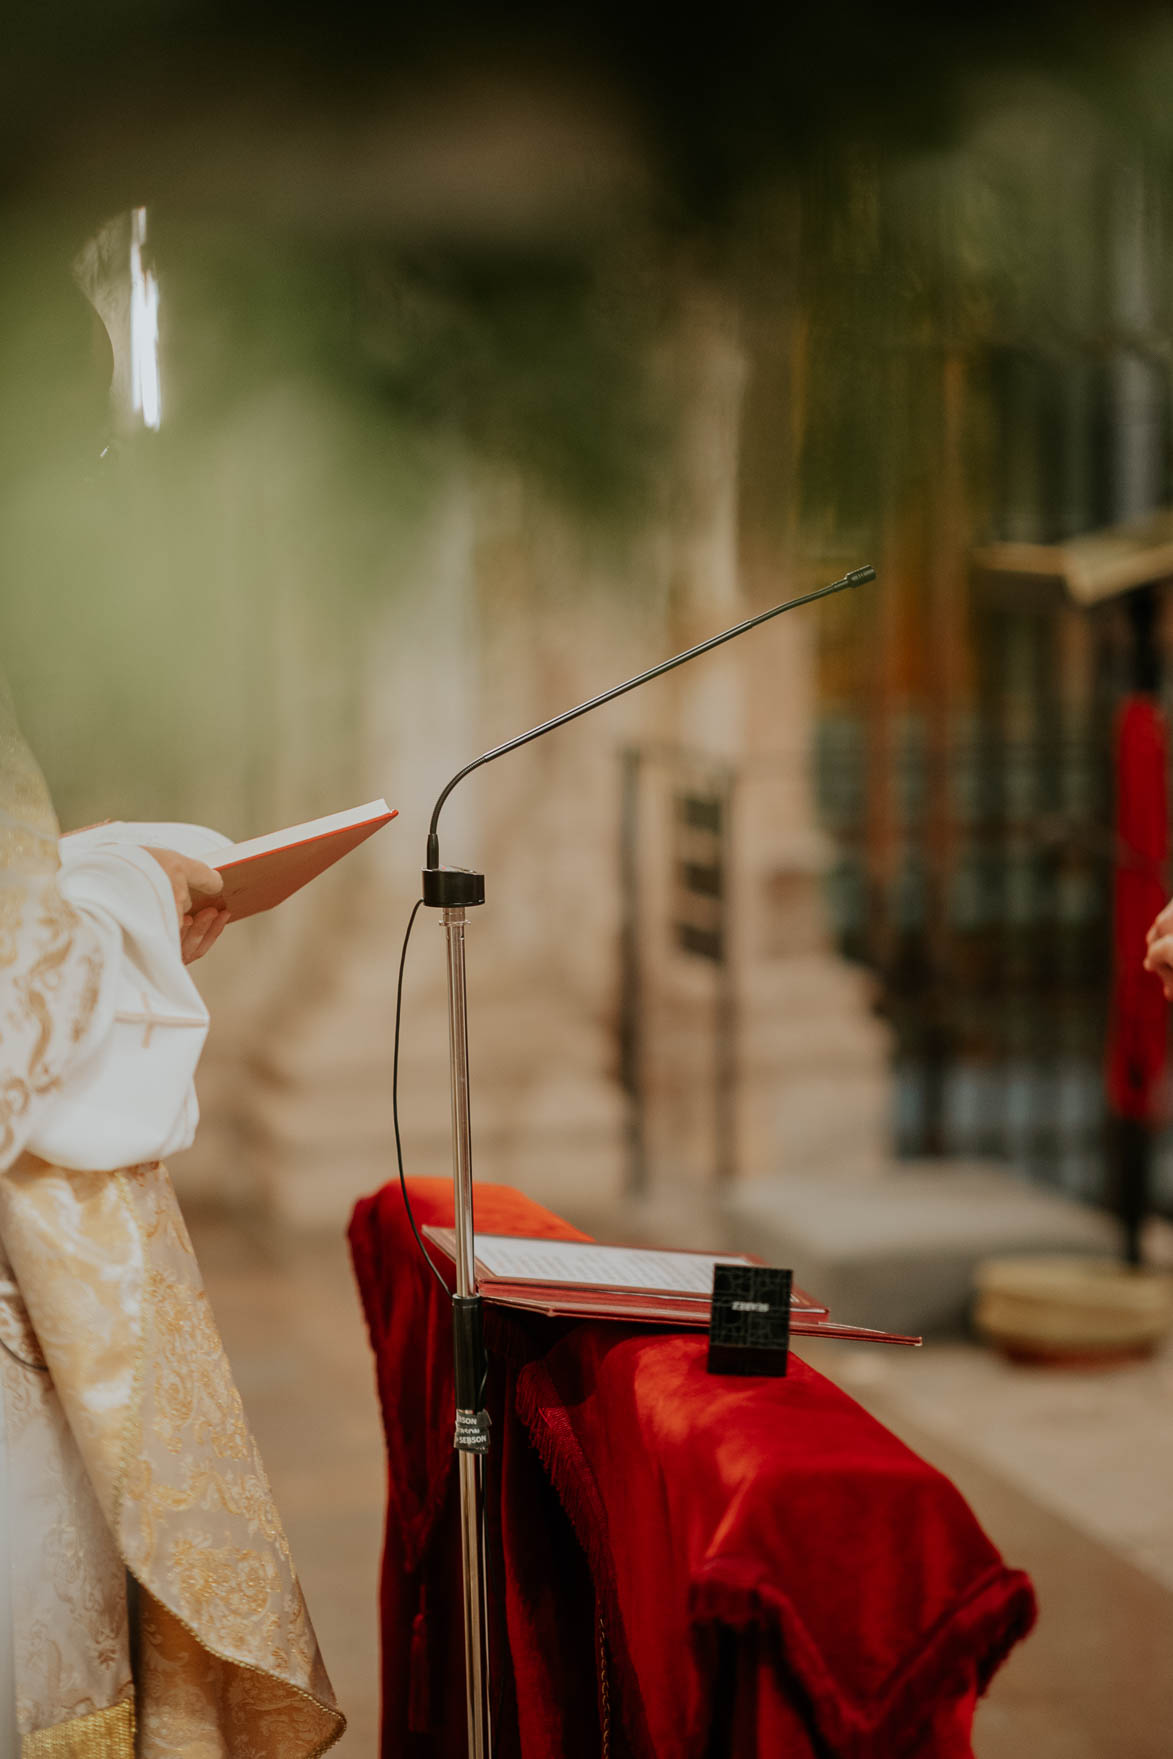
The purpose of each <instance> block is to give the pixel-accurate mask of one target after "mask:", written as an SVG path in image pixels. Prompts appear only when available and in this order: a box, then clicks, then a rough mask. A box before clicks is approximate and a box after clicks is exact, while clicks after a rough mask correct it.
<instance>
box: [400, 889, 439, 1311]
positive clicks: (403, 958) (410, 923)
mask: <svg viewBox="0 0 1173 1759" xmlns="http://www.w3.org/2000/svg"><path fill="white" fill-rule="evenodd" d="M423 902H424V901H423V899H422V898H417V899H416V901H415V905H414V907H413V909H412V912H411V915H410V916H409V917H408V919H407V927H406V929H405V930H404V934H403V946H402V948H401V949H400V953H399V982H398V983H397V984H396V986H395V1048H394V1050H393V1051H392V1054H391V1116H392V1118H393V1119H394V1121H395V1158H396V1160H397V1161H398V1162H399V1189H400V1190H401V1191H402V1192H403V1207H404V1209H405V1210H406V1211H407V1219H408V1221H409V1222H410V1223H411V1231H412V1233H413V1234H414V1235H415V1243H416V1245H417V1246H418V1247H419V1249H420V1251H421V1252H422V1253H423V1255H424V1257H425V1258H426V1259H427V1261H428V1268H429V1269H430V1271H431V1273H432V1275H433V1276H434V1277H435V1279H436V1281H437V1282H438V1283H439V1285H440V1287H441V1288H442V1289H443V1291H444V1293H445V1295H447V1296H448V1297H449V1298H451V1295H452V1290H451V1289H450V1288H449V1287H448V1284H447V1283H446V1282H445V1281H444V1278H443V1277H442V1276H441V1275H440V1272H439V1271H438V1270H437V1269H436V1261H435V1259H434V1258H433V1257H432V1255H431V1253H430V1252H429V1251H428V1249H427V1247H426V1246H425V1245H424V1242H423V1236H422V1235H421V1234H420V1231H419V1229H418V1228H417V1227H416V1225H415V1216H414V1215H413V1214H412V1208H411V1198H410V1197H409V1196H408V1195H407V1179H406V1177H405V1175H404V1171H403V1143H402V1141H401V1140H400V1136H399V1022H400V1019H401V1018H402V1015H403V968H404V966H405V965H406V964H407V943H408V942H409V941H410V939H411V931H412V929H413V928H414V926H415V919H416V917H417V915H418V914H419V912H420V910H421V909H422V907H423Z"/></svg>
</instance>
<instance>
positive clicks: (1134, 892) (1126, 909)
mask: <svg viewBox="0 0 1173 1759" xmlns="http://www.w3.org/2000/svg"><path fill="white" fill-rule="evenodd" d="M1167 743H1168V742H1167V735H1166V729H1165V718H1164V716H1163V715H1162V713H1161V711H1160V709H1159V708H1158V707H1157V705H1156V703H1155V702H1154V701H1153V700H1152V698H1151V697H1148V696H1142V695H1136V696H1130V697H1127V698H1126V699H1125V701H1124V703H1123V705H1122V707H1121V710H1120V715H1119V718H1118V721H1117V726H1116V843H1117V848H1118V850H1119V854H1118V857H1117V862H1116V872H1115V888H1114V897H1113V911H1112V926H1113V936H1112V941H1113V960H1112V1005H1111V1015H1110V1023H1109V1029H1108V1059H1107V1060H1108V1099H1109V1101H1110V1103H1111V1106H1112V1110H1113V1111H1114V1112H1115V1113H1116V1115H1117V1116H1118V1117H1121V1118H1134V1119H1137V1120H1139V1121H1140V1122H1142V1123H1150V1122H1154V1121H1155V1112H1156V1109H1157V1096H1158V1092H1159V1086H1160V1081H1161V1075H1162V1072H1163V1070H1164V1067H1165V1024H1166V1016H1167V1014H1168V1008H1167V1005H1166V1002H1165V997H1164V993H1163V991H1162V989H1161V982H1160V979H1159V978H1158V977H1157V976H1155V974H1154V973H1153V972H1151V971H1146V970H1145V969H1144V956H1145V951H1146V942H1145V936H1146V934H1147V932H1148V928H1149V924H1150V923H1151V922H1152V921H1153V919H1154V917H1156V916H1157V915H1158V913H1159V912H1160V910H1161V909H1162V907H1163V905H1164V903H1165V878H1164V867H1165V859H1166V856H1167V854H1168V839H1169V832H1168V797H1167V796H1168V779H1167V777H1168V753H1167Z"/></svg>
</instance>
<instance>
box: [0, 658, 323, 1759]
mask: <svg viewBox="0 0 1173 1759" xmlns="http://www.w3.org/2000/svg"><path fill="white" fill-rule="evenodd" d="M56 836H57V827H56V823H55V821H54V819H53V814H52V810H51V808H50V806H49V802H48V797H47V794H46V792H45V788H44V784H43V782H42V781H41V779H40V776H39V774H38V772H37V770H36V766H35V765H34V764H33V763H32V760H31V758H30V757H29V755H28V753H27V750H26V749H25V748H24V746H23V745H22V744H21V743H20V740H19V735H18V734H17V733H16V731H15V727H14V726H13V725H12V723H11V719H10V715H9V712H8V710H7V707H6V703H5V699H4V693H3V689H2V687H0V897H3V899H4V903H3V905H2V907H0V1169H7V1170H0V1240H2V1241H3V1244H4V1247H5V1249H6V1251H7V1254H8V1257H9V1258H10V1259H11V1265H12V1270H13V1273H14V1277H15V1282H16V1285H17V1286H18V1288H19V1291H20V1297H21V1298H22V1299H23V1304H24V1307H25V1308H27V1317H26V1316H25V1315H23V1314H19V1313H18V1308H17V1306H16V1305H12V1304H11V1303H10V1305H11V1306H12V1311H11V1313H10V1314H9V1315H8V1317H7V1319H6V1320H5V1322H4V1323H5V1325H6V1326H7V1327H10V1328H11V1327H15V1328H16V1330H17V1331H18V1332H19V1333H20V1335H21V1336H22V1337H23V1335H24V1332H25V1329H26V1326H31V1328H32V1330H33V1332H34V1333H35V1337H36V1340H37V1341H38V1342H39V1345H40V1350H41V1352H42V1354H43V1359H44V1361H45V1363H46V1365H47V1367H48V1369H49V1370H50V1374H51V1377H52V1378H51V1379H50V1374H36V1373H33V1372H31V1371H30V1370H29V1369H28V1368H25V1367H22V1366H20V1365H19V1364H18V1363H17V1362H15V1361H14V1360H13V1359H12V1358H11V1357H10V1356H8V1355H7V1354H6V1353H5V1352H2V1351H0V1380H2V1384H3V1390H4V1397H5V1408H6V1414H7V1418H8V1438H9V1442H10V1444H11V1449H12V1454H11V1455H10V1458H11V1459H13V1460H15V1463H16V1467H17V1470H18V1473H19V1472H23V1473H24V1476H23V1477H22V1478H21V1479H20V1495H21V1496H22V1497H24V1496H25V1494H26V1492H27V1494H28V1497H29V1498H31V1500H29V1501H28V1502H27V1507H28V1509H29V1510H30V1511H32V1513H31V1514H30V1518H29V1519H28V1521H27V1522H26V1523H25V1524H24V1526H25V1530H24V1531H23V1532H22V1533H21V1535H20V1553H21V1560H22V1567H23V1568H24V1570H25V1575H24V1577H23V1578H22V1579H21V1582H20V1584H19V1588H20V1592H19V1594H18V1596H17V1604H18V1605H19V1606H20V1607H21V1626H22V1631H21V1634H20V1644H21V1651H20V1653H19V1654H18V1656H17V1672H18V1680H19V1681H20V1682H21V1684H20V1685H19V1686H18V1694H17V1696H18V1704H17V1714H18V1722H19V1726H20V1727H21V1728H22V1730H23V1731H25V1733H26V1740H25V1743H24V1751H23V1755H22V1759H83V1756H84V1759H89V1755H90V1754H91V1753H92V1754H94V1755H98V1756H100V1759H124V1754H125V1753H127V1752H128V1751H129V1750H130V1749H128V1748H126V1747H125V1746H124V1747H122V1748H118V1747H111V1748H107V1747H103V1746H101V1745H99V1744H97V1743H98V1741H99V1739H105V1738H106V1736H107V1733H108V1731H109V1730H110V1729H114V1728H117V1726H118V1725H117V1718H116V1717H114V1716H111V1714H110V1712H111V1711H113V1710H115V1709H116V1708H117V1707H118V1706H119V1705H121V1704H122V1703H123V1701H124V1700H125V1699H126V1698H127V1696H128V1693H129V1691H130V1681H129V1654H128V1647H127V1620H126V1594H125V1574H124V1571H125V1570H129V1571H130V1572H131V1574H132V1575H133V1576H134V1577H135V1578H136V1580H137V1581H138V1583H139V1584H140V1588H141V1591H140V1593H139V1597H138V1599H139V1609H140V1615H141V1616H140V1620H139V1630H138V1638H137V1648H138V1655H137V1660H138V1666H139V1669H140V1671H139V1700H138V1723H139V1728H138V1736H137V1749H136V1752H137V1759H174V1756H175V1755H176V1754H178V1753H182V1754H183V1755H184V1759H224V1756H225V1755H226V1754H228V1753H232V1754H239V1755H241V1756H242V1759H243V1756H244V1755H247V1759H316V1756H317V1755H319V1754H322V1753H324V1752H325V1751H326V1750H327V1748H329V1747H331V1746H332V1745H333V1744H334V1743H335V1741H337V1740H338V1738H339V1737H340V1735H341V1734H342V1732H343V1730H344V1728H345V1726H346V1725H345V1721H344V1719H343V1717H342V1716H341V1714H340V1712H339V1711H338V1710H337V1708H336V1707H335V1704H334V1697H333V1692H332V1690H331V1687H330V1682H329V1679H328V1678H327V1676H326V1672H325V1669H324V1667H323V1665H322V1660H321V1656H320V1655H319V1653H318V1647H317V1643H316V1640H315V1638H314V1633H313V1628H312V1626H311V1624H310V1620H309V1615H308V1613H307V1611H306V1607H305V1602H304V1599H303V1597H302V1593H301V1588H300V1585H299V1583H298V1580H297V1576H296V1574H295V1572H294V1569H293V1565H292V1560H291V1558H290V1555H289V1547H288V1545H287V1543H286V1540H285V1536H284V1533H283V1532H282V1529H281V1524H280V1521H279V1519H278V1517H277V1513H276V1510H275V1508H274V1506H273V1499H272V1494H271V1491H270V1488H269V1483H268V1480H267V1478H266V1476H265V1472H264V1468H263V1466H262V1464H261V1461H260V1457H259V1455H258V1453H257V1450H256V1446H255V1443H254V1441H253V1438H252V1435H251V1434H250V1432H249V1429H248V1424H247V1422H246V1420H245V1414H244V1410H243V1407H242V1405H241V1401H240V1397H239V1394H238V1392H237V1390H236V1387H235V1385H234V1384H233V1381H232V1377H231V1374H230V1372H229V1369H228V1364H227V1362H226V1360H225V1357H224V1352H223V1347H222V1345H221V1343H220V1338H219V1334H218V1332H217V1330H216V1326H215V1322H214V1320H213V1318H212V1315H211V1311H210V1308H209V1306H208V1302H207V1297H206V1295H205V1293H204V1289H203V1285H202V1282H201V1280H200V1276H199V1270H198V1267H197V1266H196V1263H195V1258H194V1254H193V1253H192V1250H191V1243H190V1241H189V1240H188V1237H187V1231H186V1229H185V1227H184V1225H183V1221H182V1218H181V1217H180V1214H179V1209H178V1205H177V1204H176V1201H175V1195H174V1192H173V1191H172V1189H171V1183H170V1180H169V1179H168V1177H167V1173H166V1171H165V1169H164V1168H163V1167H161V1166H158V1165H151V1166H143V1167H135V1168H131V1169H128V1170H127V1171H125V1172H122V1173H114V1174H111V1173H79V1172H71V1171H69V1170H68V1169H65V1168H62V1167H55V1166H49V1165H47V1164H46V1163H45V1162H43V1161H41V1160H39V1159H37V1158H36V1157H35V1156H33V1155H31V1154H27V1153H26V1154H24V1155H20V1156H19V1158H18V1155H19V1150H20V1148H21V1146H22V1143H23V1141H25V1140H27V1137H28V1131H29V1129H30V1128H31V1123H32V1118H31V1113H32V1111H33V1110H34V1108H35V1105H36V1101H37V1099H38V1097H39V1096H41V1095H44V1094H47V1093H49V1092H51V1091H52V1089H53V1088H54V1087H55V1086H56V1085H57V1084H58V1083H59V1082H60V1079H61V1072H62V1071H63V1070H64V1068H65V1067H66V1066H67V1063H68V1060H69V1056H70V1054H71V1053H75V1052H76V1048H77V1046H78V1045H79V1044H80V1043H82V1042H83V1041H84V1039H85V1037H86V1035H87V1033H88V1032H89V1030H90V1025H91V1022H92V1017H93V1014H94V1011H95V1009H96V1007H97V1004H98V999H99V994H100V988H101V980H102V975H103V973H102V969H101V965H100V960H99V956H98V951H97V944H96V942H95V941H92V940H91V939H90V938H89V930H88V926H87V925H86V924H85V923H84V922H83V921H82V920H81V919H80V918H79V917H78V916H77V915H76V914H75V912H73V911H72V910H71V909H70V907H69V906H68V905H67V904H66V903H65V902H64V900H63V899H62V898H61V897H60V894H59V893H58V890H57V887H56V883H55V878H54V876H55V871H56V865H57V851H56ZM13 899H15V900H16V901H15V902H13V901H12V900H13ZM6 1341H7V1340H6ZM22 1449H23V1450H24V1451H23V1452H22ZM17 1455H19V1456H20V1457H19V1459H17V1458H16V1456H17ZM15 1490H16V1483H15V1481H14V1491H15ZM22 1506H25V1504H24V1503H22ZM14 1586H17V1584H16V1582H15V1580H14ZM125 1714H126V1713H125V1712H123V1715H125ZM87 1725H88V1726H87ZM34 1731H35V1732H34ZM91 1735H92V1737H93V1739H92V1740H91V1744H90V1745H88V1746H87V1745H84V1744H82V1743H83V1737H84V1738H85V1739H89V1738H90V1736H91ZM111 1738H112V1737H111ZM30 1740H36V1741H40V1742H41V1745H39V1746H31V1745H30V1744H29V1742H30ZM55 1740H56V1741H57V1742H58V1744H57V1745H53V1744H52V1743H53V1741H55ZM70 1741H72V1743H73V1744H66V1743H68V1742H70Z"/></svg>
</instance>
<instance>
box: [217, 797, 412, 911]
mask: <svg viewBox="0 0 1173 1759" xmlns="http://www.w3.org/2000/svg"><path fill="white" fill-rule="evenodd" d="M396 816H397V813H396V811H395V810H394V809H392V808H391V807H389V806H388V805H387V802H386V801H385V800H372V801H369V802H368V804H367V805H366V806H356V807H352V808H351V809H350V811H348V812H336V813H332V814H331V815H330V816H329V817H328V818H316V819H311V820H310V822H309V823H308V824H303V825H291V826H290V828H289V829H288V830H284V831H274V832H272V833H271V834H270V835H269V836H267V837H253V838H252V839H251V840H250V841H249V842H246V843H234V844H233V845H232V847H231V848H230V849H221V850H218V851H217V853H216V855H215V856H214V858H213V859H212V860H211V866H213V867H214V868H215V869H216V870H217V872H218V873H221V874H222V875H223V876H224V890H223V893H222V894H221V896H220V898H218V899H217V902H218V903H223V904H224V905H226V907H227V908H228V910H229V911H230V912H231V914H232V917H233V920H234V921H235V920H236V919H237V918H239V917H241V916H255V915H256V914H257V913H258V912H259V911H261V910H271V909H272V908H273V906H274V904H280V903H283V902H284V900H285V899H286V898H288V897H290V896H291V895H292V894H293V893H294V892H297V891H300V889H301V887H302V886H304V885H308V883H309V881H310V880H312V879H316V878H317V877H318V875H319V874H320V873H324V872H325V871H326V869H327V868H328V867H333V865H334V863H335V862H336V861H341V859H342V857H343V856H344V855H349V853H350V851H351V850H352V849H357V847H358V845H359V844H360V843H365V842H366V840H367V838H368V837H373V836H374V834H375V832H376V831H377V830H381V829H382V827H383V826H384V825H385V824H387V823H389V821H390V820H391V819H393V818H395V817H396Z"/></svg>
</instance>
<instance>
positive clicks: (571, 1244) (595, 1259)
mask: <svg viewBox="0 0 1173 1759" xmlns="http://www.w3.org/2000/svg"><path fill="white" fill-rule="evenodd" d="M423 1232H424V1234H425V1236H426V1237H427V1239H428V1241H429V1242H430V1243H431V1245H433V1246H435V1247H436V1248H437V1249H438V1251H439V1252H440V1254H441V1255H442V1257H443V1258H445V1259H446V1260H447V1262H448V1264H449V1266H450V1267H451V1266H454V1265H455V1263H456V1233H455V1230H454V1229H453V1228H439V1227H435V1226H433V1225H432V1224H430V1223H428V1224H426V1225H425V1226H424V1229H423ZM762 1262H763V1261H762V1259H760V1258H758V1257H756V1256H755V1255H754V1254H753V1253H751V1252H690V1251H684V1250H680V1249H675V1248H665V1247H656V1248H651V1247H644V1246H604V1245H600V1244H599V1243H598V1242H597V1241H594V1240H542V1239H532V1238H523V1237H521V1236H518V1235H513V1234H478V1235H477V1236H476V1280H477V1291H478V1293H479V1294H480V1296H481V1298H482V1299H483V1300H484V1301H486V1302H487V1303H488V1304H489V1305H491V1306H494V1307H513V1308H519V1309H521V1310H522V1311H524V1312H530V1313H542V1314H545V1315H546V1317H547V1318H550V1319H558V1318H566V1319H570V1318H577V1319H622V1320H627V1321H628V1322H629V1323H631V1324H636V1325H641V1324H642V1325H671V1326H696V1327H697V1328H698V1329H703V1328H704V1327H706V1326H707V1325H708V1323H709V1320H710V1317H711V1312H712V1288H713V1266H714V1265H717V1264H744V1265H751V1264H761V1263H762ZM829 1311H830V1310H829V1309H828V1308H827V1307H825V1306H824V1305H822V1304H821V1303H820V1302H818V1301H816V1300H815V1299H814V1298H813V1297H812V1296H811V1295H808V1294H807V1293H806V1291H805V1290H804V1289H799V1288H792V1289H791V1294H790V1330H791V1332H792V1333H795V1334H801V1335H802V1336H804V1337H831V1338H846V1339H852V1338H855V1339H857V1340H860V1341H867V1340H875V1341H883V1342H886V1343H893V1344H919V1342H920V1339H919V1338H913V1337H903V1336H900V1335H898V1334H896V1333H894V1332H882V1331H872V1330H869V1328H868V1327H866V1326H859V1325H839V1324H837V1323H836V1322H835V1321H834V1320H832V1319H831V1318H830V1317H829Z"/></svg>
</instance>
